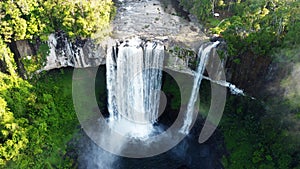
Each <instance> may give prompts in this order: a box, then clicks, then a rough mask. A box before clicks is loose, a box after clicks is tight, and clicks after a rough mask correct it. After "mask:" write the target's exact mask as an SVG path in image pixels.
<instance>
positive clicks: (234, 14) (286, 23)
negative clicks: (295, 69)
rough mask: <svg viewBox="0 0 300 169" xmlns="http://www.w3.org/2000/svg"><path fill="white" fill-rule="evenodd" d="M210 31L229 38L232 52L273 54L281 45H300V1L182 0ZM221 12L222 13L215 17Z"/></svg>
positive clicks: (235, 53)
mask: <svg viewBox="0 0 300 169" xmlns="http://www.w3.org/2000/svg"><path fill="white" fill-rule="evenodd" d="M181 4H182V5H183V6H184V7H185V8H186V9H188V10H190V12H191V13H193V14H195V15H196V16H197V17H198V19H199V20H200V21H202V22H203V23H206V25H205V26H206V27H208V28H209V30H210V31H209V32H210V33H213V34H219V35H221V36H222V37H223V38H224V39H225V40H226V42H227V45H228V54H229V56H232V57H234V56H236V57H237V56H241V55H243V54H244V53H245V52H248V53H252V54H253V55H256V56H270V54H272V53H275V51H276V50H278V48H279V49H282V48H290V49H293V48H296V47H299V46H298V45H299V42H300V36H299V33H298V30H299V29H300V24H299V21H300V17H299V16H300V15H299V14H300V13H299V11H300V1H297V0H283V1H279V0H237V1H231V0H205V1H202V0H192V1H189V0H181ZM214 12H219V13H220V17H219V18H217V17H213V13H214Z"/></svg>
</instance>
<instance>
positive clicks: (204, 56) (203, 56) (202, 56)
mask: <svg viewBox="0 0 300 169" xmlns="http://www.w3.org/2000/svg"><path fill="white" fill-rule="evenodd" d="M219 43H220V42H219V41H216V42H214V43H211V44H209V45H208V46H205V44H204V45H201V47H200V48H199V52H198V63H199V65H198V67H197V71H196V74H195V77H194V84H193V89H192V93H191V96H190V99H189V102H188V106H187V112H186V115H185V118H184V124H183V126H182V128H181V129H180V132H181V133H184V134H188V133H189V130H190V126H191V123H192V120H193V119H192V118H193V111H194V106H195V103H196V100H197V97H198V93H199V88H200V84H201V81H202V79H203V73H204V70H205V66H206V63H207V60H208V58H209V55H210V52H211V50H212V49H213V48H215V47H216V46H217V45H218V44H219Z"/></svg>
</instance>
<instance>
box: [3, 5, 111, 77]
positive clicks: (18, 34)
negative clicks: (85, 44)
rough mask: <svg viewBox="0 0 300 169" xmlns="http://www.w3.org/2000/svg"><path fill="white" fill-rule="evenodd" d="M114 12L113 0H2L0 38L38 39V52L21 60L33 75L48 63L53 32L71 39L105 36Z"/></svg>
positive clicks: (36, 40)
mask: <svg viewBox="0 0 300 169" xmlns="http://www.w3.org/2000/svg"><path fill="white" fill-rule="evenodd" d="M114 14H115V7H114V6H113V2H112V1H111V0H101V1H97V0H75V1H65V0H15V1H10V0H4V1H0V39H2V40H3V41H4V42H6V43H11V42H14V41H18V40H28V41H30V42H31V43H34V44H35V43H37V45H38V47H39V50H38V51H37V54H36V55H35V56H28V57H25V58H22V60H21V62H22V64H24V67H25V69H26V73H27V74H28V75H29V76H31V75H32V74H33V73H34V72H35V71H37V70H39V69H40V68H41V67H42V65H43V64H44V61H45V59H46V55H47V53H48V52H49V48H48V45H47V43H46V41H47V40H48V36H49V34H51V33H55V32H61V31H62V32H64V33H66V34H67V35H68V37H70V38H71V39H75V38H81V39H84V38H87V37H93V38H94V39H97V40H101V39H102V38H103V37H104V36H106V35H107V34H108V33H109V31H108V30H109V25H110V21H111V19H112V17H113V16H114Z"/></svg>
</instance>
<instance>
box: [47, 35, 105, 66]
mask: <svg viewBox="0 0 300 169" xmlns="http://www.w3.org/2000/svg"><path fill="white" fill-rule="evenodd" d="M48 46H49V48H50V52H49V55H48V56H47V63H46V66H45V67H44V68H43V70H50V69H55V68H60V67H66V66H71V67H76V68H85V67H95V66H99V65H101V64H105V56H106V49H105V46H103V45H102V44H96V43H94V42H93V40H91V39H86V40H81V39H75V40H71V39H69V38H68V37H67V36H66V35H65V34H64V33H55V34H51V35H50V36H49V40H48Z"/></svg>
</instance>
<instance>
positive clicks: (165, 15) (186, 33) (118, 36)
mask: <svg viewBox="0 0 300 169" xmlns="http://www.w3.org/2000/svg"><path fill="white" fill-rule="evenodd" d="M116 4H117V6H118V12H117V15H116V17H115V19H114V21H113V23H112V29H111V31H112V32H111V36H110V37H107V38H106V39H104V40H102V41H101V43H97V41H98V39H97V34H96V35H94V37H95V39H85V40H82V39H75V40H70V39H68V38H67V37H66V36H65V35H64V34H63V33H55V34H51V35H50V36H49V40H48V46H49V47H50V53H49V55H48V56H47V63H46V66H45V67H44V68H43V70H50V69H54V68H60V67H66V66H72V67H76V68H83V67H94V66H99V65H101V64H105V58H106V54H107V53H108V52H107V49H110V48H111V47H112V46H113V45H115V44H116V43H118V42H119V41H126V39H131V38H133V37H139V38H141V39H143V40H160V41H161V42H163V43H164V45H165V48H166V52H167V53H168V51H169V49H173V48H174V47H179V48H186V49H187V50H190V51H194V53H197V51H198V48H199V46H200V45H201V43H203V41H207V40H208V37H206V36H205V34H204V33H203V32H201V31H200V29H199V27H198V26H197V25H195V24H194V23H192V22H189V21H188V20H186V19H183V18H181V17H179V16H176V14H175V13H174V10H172V6H170V5H168V6H165V5H164V4H162V3H161V1H158V0H150V1H149V0H140V1H134V0H129V1H118V2H116ZM167 56H168V58H169V59H167V62H166V66H167V67H169V68H171V69H175V70H177V71H182V72H187V73H191V72H190V69H189V68H188V65H189V60H190V59H189V60H185V59H183V60H178V59H175V57H174V58H172V56H174V55H173V54H172V53H169V54H167ZM195 56H196V55H193V56H189V57H195Z"/></svg>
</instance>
